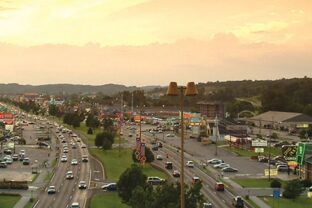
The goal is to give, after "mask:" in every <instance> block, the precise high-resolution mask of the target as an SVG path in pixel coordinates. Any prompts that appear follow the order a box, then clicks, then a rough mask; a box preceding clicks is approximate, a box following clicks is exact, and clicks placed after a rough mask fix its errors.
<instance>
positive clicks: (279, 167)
mask: <svg viewBox="0 0 312 208" xmlns="http://www.w3.org/2000/svg"><path fill="white" fill-rule="evenodd" d="M276 169H277V171H280V172H285V171H288V169H289V168H288V165H278V166H277V167H276Z"/></svg>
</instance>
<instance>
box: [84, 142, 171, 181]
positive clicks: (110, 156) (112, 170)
mask: <svg viewBox="0 0 312 208" xmlns="http://www.w3.org/2000/svg"><path fill="white" fill-rule="evenodd" d="M89 151H90V153H91V154H92V155H94V156H95V157H97V158H98V159H99V160H100V161H101V162H102V164H103V165H104V167H105V171H106V177H107V178H108V179H110V180H115V181H117V180H118V179H119V176H120V175H121V174H122V173H123V172H124V171H125V170H126V168H127V167H130V166H131V164H132V163H133V161H132V157H131V153H132V150H131V149H124V148H121V149H120V157H119V151H118V148H117V149H112V150H101V149H89ZM143 172H144V173H145V174H146V175H147V176H159V177H162V178H167V177H168V176H167V175H166V174H165V173H164V172H162V171H160V170H158V169H155V168H153V167H152V166H151V165H150V164H148V163H147V164H145V166H144V167H143Z"/></svg>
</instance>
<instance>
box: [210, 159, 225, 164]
mask: <svg viewBox="0 0 312 208" xmlns="http://www.w3.org/2000/svg"><path fill="white" fill-rule="evenodd" d="M223 162H224V161H223V160H221V159H217V158H213V159H210V160H207V163H209V164H220V163H223Z"/></svg>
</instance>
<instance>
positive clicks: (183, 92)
mask: <svg viewBox="0 0 312 208" xmlns="http://www.w3.org/2000/svg"><path fill="white" fill-rule="evenodd" d="M179 94H180V112H181V115H180V116H181V152H180V155H181V177H180V187H181V193H180V200H181V202H180V207H181V208H185V191H184V115H183V114H184V96H194V95H197V94H198V91H197V88H196V86H195V83H194V82H189V83H188V84H187V86H186V87H185V86H180V87H178V85H177V83H176V82H171V83H170V85H169V87H168V91H167V95H168V96H178V95H179Z"/></svg>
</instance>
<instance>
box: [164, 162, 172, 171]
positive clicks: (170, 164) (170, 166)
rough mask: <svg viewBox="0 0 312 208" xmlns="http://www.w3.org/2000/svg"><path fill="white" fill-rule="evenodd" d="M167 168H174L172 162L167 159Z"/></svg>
mask: <svg viewBox="0 0 312 208" xmlns="http://www.w3.org/2000/svg"><path fill="white" fill-rule="evenodd" d="M165 168H166V169H168V170H171V169H172V168H173V165H172V162H169V161H167V162H166V163H165Z"/></svg>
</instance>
